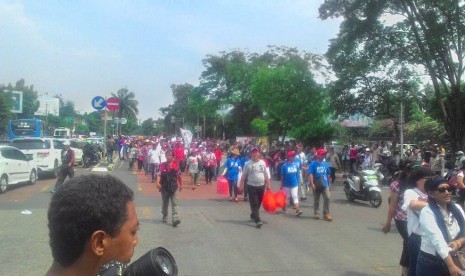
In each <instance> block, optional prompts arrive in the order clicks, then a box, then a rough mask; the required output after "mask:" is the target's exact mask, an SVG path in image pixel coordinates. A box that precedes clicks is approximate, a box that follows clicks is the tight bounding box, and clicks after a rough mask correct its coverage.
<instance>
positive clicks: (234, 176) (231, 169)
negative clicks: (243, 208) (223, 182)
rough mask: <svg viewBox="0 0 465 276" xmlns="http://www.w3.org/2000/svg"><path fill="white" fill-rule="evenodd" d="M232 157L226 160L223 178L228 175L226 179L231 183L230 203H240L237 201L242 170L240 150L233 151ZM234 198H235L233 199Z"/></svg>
mask: <svg viewBox="0 0 465 276" xmlns="http://www.w3.org/2000/svg"><path fill="white" fill-rule="evenodd" d="M231 155H232V156H231V157H229V158H228V159H227V160H226V164H225V165H224V171H223V174H222V175H223V176H224V175H226V179H227V180H228V183H229V201H233V200H234V201H235V202H238V199H237V181H239V173H240V172H241V170H242V165H241V160H240V158H239V155H240V153H239V150H238V149H233V150H232V151H231ZM233 196H234V197H233Z"/></svg>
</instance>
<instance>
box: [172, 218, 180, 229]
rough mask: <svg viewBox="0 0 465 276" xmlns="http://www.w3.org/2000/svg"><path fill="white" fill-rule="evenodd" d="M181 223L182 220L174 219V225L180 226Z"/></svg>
mask: <svg viewBox="0 0 465 276" xmlns="http://www.w3.org/2000/svg"><path fill="white" fill-rule="evenodd" d="M180 223H181V221H180V220H179V219H176V220H174V221H173V227H176V226H178V224H180Z"/></svg>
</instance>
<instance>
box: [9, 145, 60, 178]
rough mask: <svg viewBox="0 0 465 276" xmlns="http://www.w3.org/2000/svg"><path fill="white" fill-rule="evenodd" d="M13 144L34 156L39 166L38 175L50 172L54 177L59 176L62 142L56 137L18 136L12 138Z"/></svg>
mask: <svg viewBox="0 0 465 276" xmlns="http://www.w3.org/2000/svg"><path fill="white" fill-rule="evenodd" d="M10 145H11V146H13V147H15V148H18V149H19V150H21V151H22V152H23V153H24V154H26V156H28V157H29V158H32V160H33V162H34V163H35V165H36V166H37V170H38V175H39V176H43V175H44V174H46V173H48V174H50V175H51V176H52V177H53V178H56V177H58V171H59V169H60V166H61V150H62V149H63V148H64V145H63V143H62V142H60V141H58V139H55V138H35V137H30V138H17V139H13V140H11V144H10Z"/></svg>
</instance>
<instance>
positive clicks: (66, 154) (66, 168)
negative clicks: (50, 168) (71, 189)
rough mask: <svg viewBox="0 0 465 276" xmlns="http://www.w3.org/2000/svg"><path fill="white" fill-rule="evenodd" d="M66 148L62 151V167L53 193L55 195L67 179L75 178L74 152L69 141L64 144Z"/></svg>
mask: <svg viewBox="0 0 465 276" xmlns="http://www.w3.org/2000/svg"><path fill="white" fill-rule="evenodd" d="M63 146H64V148H63V149H62V150H61V167H60V169H59V171H58V179H57V182H56V184H55V188H53V190H52V191H51V192H52V193H55V192H56V191H57V190H58V189H59V188H60V187H61V185H62V184H63V182H65V179H66V177H67V176H68V177H69V178H70V179H71V178H73V177H74V161H75V156H74V150H72V149H71V147H70V146H69V141H65V142H63Z"/></svg>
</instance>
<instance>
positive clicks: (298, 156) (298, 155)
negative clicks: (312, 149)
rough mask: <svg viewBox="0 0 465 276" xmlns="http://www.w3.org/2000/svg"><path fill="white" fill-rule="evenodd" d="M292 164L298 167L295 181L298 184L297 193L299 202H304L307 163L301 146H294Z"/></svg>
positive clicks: (305, 198) (305, 196) (305, 197)
mask: <svg viewBox="0 0 465 276" xmlns="http://www.w3.org/2000/svg"><path fill="white" fill-rule="evenodd" d="M294 163H295V164H296V165H297V166H298V167H299V174H298V180H297V181H298V183H299V185H298V187H299V188H298V191H300V200H302V201H305V200H307V195H306V192H307V185H306V184H305V182H306V179H307V178H306V177H305V178H304V174H306V168H307V165H306V164H307V161H306V159H305V153H304V152H303V146H302V144H298V145H297V146H296V152H295V157H294ZM304 168H305V169H304ZM304 172H305V173H304Z"/></svg>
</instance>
